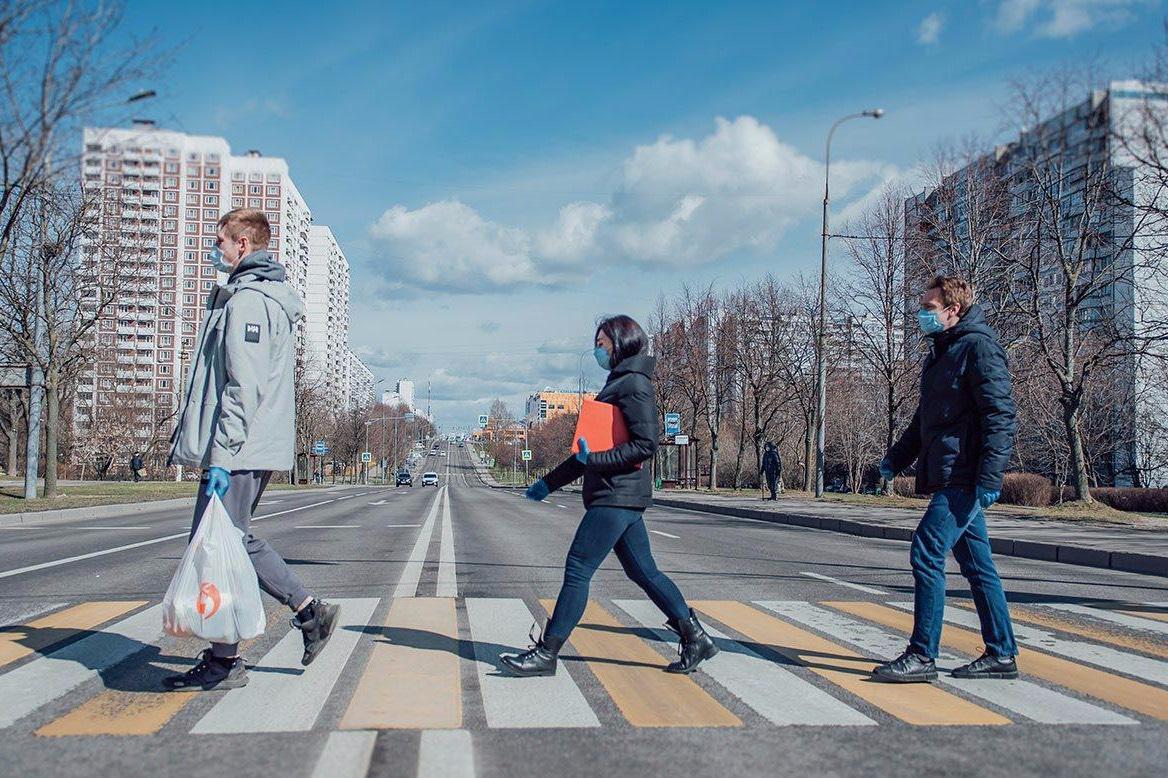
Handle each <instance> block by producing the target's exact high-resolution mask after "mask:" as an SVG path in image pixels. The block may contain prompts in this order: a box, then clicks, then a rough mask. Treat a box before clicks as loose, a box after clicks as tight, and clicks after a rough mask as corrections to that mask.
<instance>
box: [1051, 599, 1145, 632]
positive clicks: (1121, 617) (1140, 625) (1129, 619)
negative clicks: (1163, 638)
mask: <svg viewBox="0 0 1168 778" xmlns="http://www.w3.org/2000/svg"><path fill="white" fill-rule="evenodd" d="M1042 607H1044V608H1054V609H1055V610H1060V611H1066V612H1067V613H1078V614H1080V615H1083V616H1090V617H1091V618H1093V619H1102V620H1103V621H1110V622H1111V623H1112V624H1119V625H1120V626H1122V627H1127V628H1129V629H1138V630H1141V631H1144V632H1156V633H1158V634H1160V635H1168V624H1165V623H1164V622H1162V621H1154V620H1152V619H1141V618H1139V617H1138V616H1129V615H1128V614H1126V613H1113V612H1112V611H1109V610H1104V609H1103V608H1088V607H1086V606H1083V605H1073V604H1071V603H1067V602H1044V603H1042Z"/></svg>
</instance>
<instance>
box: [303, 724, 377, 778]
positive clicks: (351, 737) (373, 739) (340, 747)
mask: <svg viewBox="0 0 1168 778" xmlns="http://www.w3.org/2000/svg"><path fill="white" fill-rule="evenodd" d="M376 744H377V733H376V732H373V731H370V730H353V731H351V732H333V733H331V734H329V736H328V740H326V741H325V743H324V748H323V749H321V752H320V758H319V759H317V760H316V768H315V769H313V771H312V778H365V776H366V775H367V774H368V773H369V762H370V761H371V760H372V759H373V746H374V745H376Z"/></svg>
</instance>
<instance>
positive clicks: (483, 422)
mask: <svg viewBox="0 0 1168 778" xmlns="http://www.w3.org/2000/svg"><path fill="white" fill-rule="evenodd" d="M488 418H489V417H488V416H487V414H485V413H480V414H479V427H480V428H481V429H486V428H487V419H488Z"/></svg>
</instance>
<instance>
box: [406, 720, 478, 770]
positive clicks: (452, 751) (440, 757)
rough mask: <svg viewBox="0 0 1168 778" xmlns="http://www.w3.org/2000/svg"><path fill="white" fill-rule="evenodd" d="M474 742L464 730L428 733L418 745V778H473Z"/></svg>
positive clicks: (424, 732)
mask: <svg viewBox="0 0 1168 778" xmlns="http://www.w3.org/2000/svg"><path fill="white" fill-rule="evenodd" d="M474 774H475V767H474V741H473V739H472V738H471V735H470V732H469V731H467V730H465V729H427V730H424V731H423V732H422V738H421V741H420V742H419V743H418V778H474Z"/></svg>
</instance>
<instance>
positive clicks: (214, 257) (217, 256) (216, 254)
mask: <svg viewBox="0 0 1168 778" xmlns="http://www.w3.org/2000/svg"><path fill="white" fill-rule="evenodd" d="M207 259H209V260H211V264H212V265H213V266H214V267H215V269H216V270H218V271H219V272H220V273H230V272H231V271H232V270H234V269H235V268H234V267H232V266H231V265H230V264H228V262H227V260H225V259H224V258H223V252H222V251H220V250H219V247H218V246H216V247H215V248H213V249H211V253H210V254H208V255H207Z"/></svg>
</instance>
